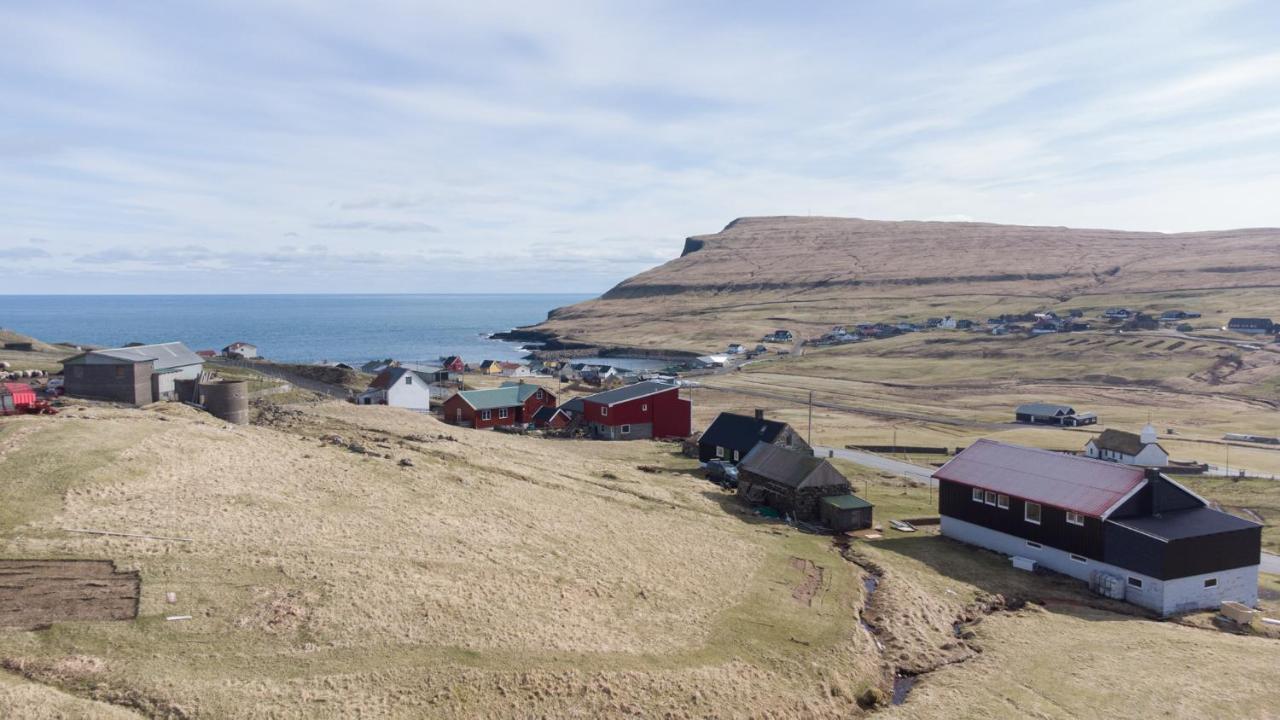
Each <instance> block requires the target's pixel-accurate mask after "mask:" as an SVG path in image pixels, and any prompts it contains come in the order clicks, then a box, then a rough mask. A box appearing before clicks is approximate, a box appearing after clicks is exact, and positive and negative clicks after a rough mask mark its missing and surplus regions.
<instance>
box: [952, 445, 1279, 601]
mask: <svg viewBox="0 0 1280 720" xmlns="http://www.w3.org/2000/svg"><path fill="white" fill-rule="evenodd" d="M933 477H934V478H936V479H937V480H938V512H939V514H941V516H942V534H943V535H946V536H947V537H951V538H954V539H956V540H960V541H962V542H966V543H969V544H971V545H977V546H979V547H984V548H987V549H989V550H994V551H996V552H999V553H1003V554H1005V555H1012V556H1015V557H1022V558H1029V559H1031V560H1034V561H1035V562H1036V563H1038V564H1040V565H1043V566H1044V567H1046V568H1048V569H1050V570H1054V571H1056V572H1060V573H1063V574H1065V575H1070V576H1072V577H1075V578H1079V579H1081V580H1084V581H1086V582H1089V584H1090V586H1091V587H1094V588H1095V589H1099V588H1110V589H1111V594H1112V596H1113V597H1118V598H1119V597H1122V598H1123V599H1124V600H1126V601H1128V602H1131V603H1134V604H1135V605H1140V606H1142V607H1145V608H1148V609H1150V610H1154V611H1156V612H1157V613H1160V614H1161V615H1170V614H1175V613H1183V612H1191V611H1194V610H1199V609H1204V608H1216V607H1218V605H1219V604H1220V603H1222V602H1223V601H1226V600H1234V601H1236V602H1240V603H1244V604H1246V605H1249V606H1253V605H1255V604H1256V603H1257V600H1258V565H1259V561H1260V556H1261V550H1262V526H1261V525H1258V524H1257V523H1252V522H1249V521H1248V520H1243V519H1241V518H1237V517H1235V516H1233V515H1228V514H1226V513H1223V512H1220V511H1218V510H1214V509H1212V508H1210V507H1209V506H1208V503H1207V502H1206V501H1205V500H1204V499H1203V498H1201V497H1199V496H1197V495H1196V494H1194V493H1192V492H1191V491H1190V490H1187V489H1186V488H1184V487H1182V486H1181V485H1179V484H1178V483H1176V482H1174V481H1172V480H1170V479H1169V478H1167V477H1165V476H1164V475H1161V474H1160V473H1159V472H1158V471H1156V470H1153V469H1150V468H1145V469H1144V468H1138V467H1131V466H1128V465H1120V464H1117V463H1111V462H1103V461H1100V460H1093V459H1090V458H1082V457H1079V456H1075V455H1064V454H1060V453H1055V452H1050V451H1048V450H1039V449H1035V448H1028V447H1020V446H1017V445H1007V444H1004V443H999V442H995V441H992V440H979V441H977V442H976V443H974V444H973V445H971V446H969V447H968V448H966V449H965V450H964V451H962V452H961V453H960V454H958V455H956V456H955V457H954V458H952V459H951V461H950V462H948V463H947V464H946V465H943V466H942V467H941V468H939V469H938V471H937V472H935V473H934V474H933Z"/></svg>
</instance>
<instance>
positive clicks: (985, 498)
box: [982, 490, 999, 507]
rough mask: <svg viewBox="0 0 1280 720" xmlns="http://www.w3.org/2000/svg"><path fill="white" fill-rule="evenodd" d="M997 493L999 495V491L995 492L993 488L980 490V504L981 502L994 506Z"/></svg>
mask: <svg viewBox="0 0 1280 720" xmlns="http://www.w3.org/2000/svg"><path fill="white" fill-rule="evenodd" d="M998 495H999V493H997V492H996V491H995V490H983V491H982V504H983V505H990V506H991V507H995V506H996V501H997V496H998Z"/></svg>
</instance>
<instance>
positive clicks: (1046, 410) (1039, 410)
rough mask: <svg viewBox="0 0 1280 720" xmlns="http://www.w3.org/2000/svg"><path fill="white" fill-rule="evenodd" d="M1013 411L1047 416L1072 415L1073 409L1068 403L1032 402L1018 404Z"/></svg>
mask: <svg viewBox="0 0 1280 720" xmlns="http://www.w3.org/2000/svg"><path fill="white" fill-rule="evenodd" d="M1014 412H1016V413H1018V414H1019V415H1040V416H1047V417H1057V416H1059V415H1074V414H1075V412H1076V411H1075V410H1074V409H1073V408H1072V407H1071V406H1070V405H1054V404H1053V403H1043V402H1033V403H1026V404H1025V405H1019V406H1018V409H1017V410H1015V411H1014Z"/></svg>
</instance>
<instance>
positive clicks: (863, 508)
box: [818, 495, 875, 532]
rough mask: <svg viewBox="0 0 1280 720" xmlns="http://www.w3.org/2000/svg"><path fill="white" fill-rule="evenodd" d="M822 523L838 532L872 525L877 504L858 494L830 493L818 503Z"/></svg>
mask: <svg viewBox="0 0 1280 720" xmlns="http://www.w3.org/2000/svg"><path fill="white" fill-rule="evenodd" d="M818 509H819V514H820V515H821V516H822V524H823V525H826V526H827V527H829V528H831V529H832V530H835V531H836V532H847V531H849V530H861V529H863V528H869V527H871V514H872V511H873V510H874V509H875V506H874V505H872V504H871V503H869V502H867V501H866V500H863V499H862V498H860V497H858V496H857V495H829V496H827V497H824V498H822V500H821V501H819V503H818Z"/></svg>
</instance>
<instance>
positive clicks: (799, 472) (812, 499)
mask: <svg viewBox="0 0 1280 720" xmlns="http://www.w3.org/2000/svg"><path fill="white" fill-rule="evenodd" d="M852 494H853V492H852V488H851V487H850V486H849V481H848V480H846V479H845V477H844V475H841V474H840V471H839V470H836V469H835V466H833V465H832V464H831V463H829V462H827V461H826V460H824V459H822V458H816V457H814V456H813V452H812V451H806V450H792V449H790V448H785V447H779V446H777V445H770V444H768V443H757V444H756V446H755V447H754V448H752V450H751V452H749V453H747V456H746V457H744V458H743V459H742V462H741V463H739V464H738V497H740V498H742V500H744V501H745V502H748V503H751V504H753V505H767V506H769V507H771V508H774V509H775V510H777V511H778V512H780V513H782V514H783V515H786V516H789V517H791V518H793V519H795V520H802V521H805V522H820V521H821V520H822V516H823V505H822V501H823V500H825V499H826V498H839V497H844V496H852ZM842 504H845V505H853V504H854V503H850V502H844V503H842ZM857 504H858V505H862V504H861V503H857ZM862 509H866V510H867V512H866V513H865V518H864V517H863V515H864V513H858V517H857V518H852V517H848V516H847V515H846V514H845V513H842V512H841V511H842V510H844V511H852V510H862ZM827 512H828V513H829V514H834V516H835V517H837V518H840V519H839V520H838V522H839V523H840V524H842V525H847V524H849V523H850V522H851V521H856V522H858V523H861V522H863V521H865V523H866V525H862V527H866V526H869V525H870V524H871V513H870V504H869V503H867V504H866V505H865V506H863V507H845V508H841V507H839V506H836V507H832V508H831V509H830V510H828V511H827ZM849 529H853V528H849Z"/></svg>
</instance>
